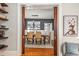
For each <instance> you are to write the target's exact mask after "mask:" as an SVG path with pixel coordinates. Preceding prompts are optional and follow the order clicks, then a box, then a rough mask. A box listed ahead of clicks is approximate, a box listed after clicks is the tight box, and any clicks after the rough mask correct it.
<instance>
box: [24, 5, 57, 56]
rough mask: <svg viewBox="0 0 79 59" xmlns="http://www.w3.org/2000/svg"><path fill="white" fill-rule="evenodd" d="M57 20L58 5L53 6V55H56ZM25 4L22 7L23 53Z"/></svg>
mask: <svg viewBox="0 0 79 59" xmlns="http://www.w3.org/2000/svg"><path fill="white" fill-rule="evenodd" d="M57 21H58V6H56V7H54V43H55V44H54V55H55V56H57V55H58V46H57V45H58V36H57V34H58V32H57V29H58V28H57ZM24 34H25V6H23V7H22V54H24V53H25V36H24Z"/></svg>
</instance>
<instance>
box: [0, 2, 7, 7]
mask: <svg viewBox="0 0 79 59" xmlns="http://www.w3.org/2000/svg"><path fill="white" fill-rule="evenodd" d="M0 4H1V6H3V7H8V5H7V4H6V3H0Z"/></svg>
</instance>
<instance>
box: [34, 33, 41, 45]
mask: <svg viewBox="0 0 79 59" xmlns="http://www.w3.org/2000/svg"><path fill="white" fill-rule="evenodd" d="M35 41H36V44H38V43H40V44H41V43H42V34H41V32H36V34H35Z"/></svg>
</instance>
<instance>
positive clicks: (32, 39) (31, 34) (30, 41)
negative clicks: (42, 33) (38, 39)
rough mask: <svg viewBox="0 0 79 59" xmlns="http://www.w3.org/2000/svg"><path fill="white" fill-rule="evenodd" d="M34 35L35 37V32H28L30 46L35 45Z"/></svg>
mask: <svg viewBox="0 0 79 59" xmlns="http://www.w3.org/2000/svg"><path fill="white" fill-rule="evenodd" d="M33 35H34V33H33V32H28V33H27V43H28V44H33V43H34V38H33Z"/></svg>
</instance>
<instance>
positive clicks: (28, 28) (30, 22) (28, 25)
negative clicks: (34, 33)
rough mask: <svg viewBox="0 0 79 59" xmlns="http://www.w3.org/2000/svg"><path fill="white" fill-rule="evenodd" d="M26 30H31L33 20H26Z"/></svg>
mask: <svg viewBox="0 0 79 59" xmlns="http://www.w3.org/2000/svg"><path fill="white" fill-rule="evenodd" d="M27 30H33V21H28V22H27Z"/></svg>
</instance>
